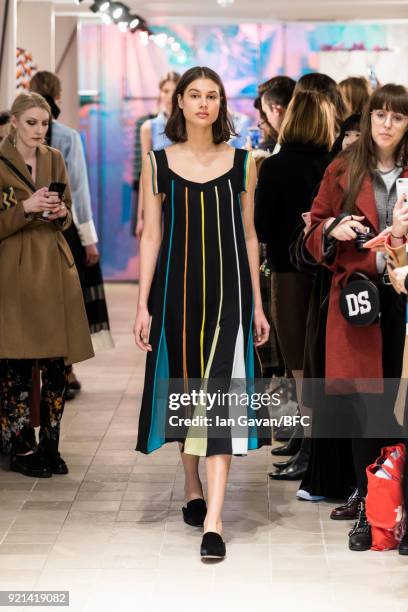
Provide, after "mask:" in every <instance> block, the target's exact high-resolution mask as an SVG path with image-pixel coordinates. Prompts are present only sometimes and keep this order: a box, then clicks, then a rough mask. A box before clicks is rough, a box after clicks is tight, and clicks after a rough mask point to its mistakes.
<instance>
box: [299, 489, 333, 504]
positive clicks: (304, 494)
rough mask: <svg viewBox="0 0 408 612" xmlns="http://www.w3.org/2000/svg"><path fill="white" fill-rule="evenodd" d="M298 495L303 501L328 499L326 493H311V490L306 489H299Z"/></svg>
mask: <svg viewBox="0 0 408 612" xmlns="http://www.w3.org/2000/svg"><path fill="white" fill-rule="evenodd" d="M296 497H297V498H298V499H302V500H303V501H311V502H318V501H323V500H324V499H326V498H325V497H324V495H311V494H310V493H309V491H305V490H304V489H298V491H297V492H296Z"/></svg>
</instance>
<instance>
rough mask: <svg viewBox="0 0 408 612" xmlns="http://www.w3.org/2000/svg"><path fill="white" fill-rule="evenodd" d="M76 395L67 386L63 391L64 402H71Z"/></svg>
mask: <svg viewBox="0 0 408 612" xmlns="http://www.w3.org/2000/svg"><path fill="white" fill-rule="evenodd" d="M76 394H77V391H74V390H73V389H72V388H71V387H70V386H69V385H68V387H67V388H66V391H65V401H66V402H70V401H71V400H73V399H75V397H76Z"/></svg>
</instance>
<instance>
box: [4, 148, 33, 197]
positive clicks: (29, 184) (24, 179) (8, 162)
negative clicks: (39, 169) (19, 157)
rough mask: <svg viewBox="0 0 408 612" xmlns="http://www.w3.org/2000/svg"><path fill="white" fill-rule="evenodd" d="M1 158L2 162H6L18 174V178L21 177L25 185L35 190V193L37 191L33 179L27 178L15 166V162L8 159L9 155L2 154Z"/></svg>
mask: <svg viewBox="0 0 408 612" xmlns="http://www.w3.org/2000/svg"><path fill="white" fill-rule="evenodd" d="M0 159H1V161H2V162H4V163H5V164H6V166H8V168H9V169H10V170H11V171H12V172H13V173H14V174H15V175H16V176H17V178H19V179H20V181H22V182H23V183H24V184H25V185H27V187H28V188H29V189H30V190H31V191H32V192H33V193H35V192H36V191H37V187H36V186H35V185H34V183H32V182H31V181H29V180H28V178H26V177H25V176H24V174H23V173H22V172H20V170H19V169H18V168H16V167H15V165H14V164H12V163H11V161H10V160H9V159H7V157H4V156H3V155H0Z"/></svg>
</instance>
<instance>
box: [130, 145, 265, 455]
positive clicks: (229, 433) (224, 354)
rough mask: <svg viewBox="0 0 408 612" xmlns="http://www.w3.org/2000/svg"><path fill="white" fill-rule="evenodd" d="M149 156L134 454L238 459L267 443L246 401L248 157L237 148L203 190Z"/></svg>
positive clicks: (252, 359) (249, 394)
mask: <svg viewBox="0 0 408 612" xmlns="http://www.w3.org/2000/svg"><path fill="white" fill-rule="evenodd" d="M149 156H150V161H151V165H152V171H153V172H152V174H153V185H152V188H153V191H154V193H155V194H163V201H162V207H163V239H162V244H161V249H160V253H159V257H158V263H157V268H156V272H155V277H154V280H153V284H152V290H151V293H150V296H149V312H150V314H151V315H152V323H151V329H150V337H149V342H150V344H151V345H152V351H151V352H149V353H148V354H147V361H146V373H145V383H144V390H143V399H142V406H141V412H140V419H139V432H138V440H137V446H136V450H138V451H141V452H143V453H150V452H152V451H154V450H156V449H157V448H160V447H161V446H162V445H163V444H165V443H167V442H171V441H179V442H181V443H183V450H184V452H186V453H189V454H193V455H198V456H210V455H215V454H230V455H231V454H233V455H244V454H246V453H247V451H248V450H251V449H256V448H259V447H260V446H262V445H263V444H270V427H268V423H267V422H266V420H264V419H268V417H269V415H268V411H267V408H265V407H260V406H259V402H258V403H257V402H255V401H254V399H256V393H255V387H254V378H255V375H256V373H257V372H258V364H257V357H256V355H255V351H254V346H253V335H252V325H253V296H252V284H251V276H250V268H249V262H248V256H247V249H246V242H245V235H244V228H243V223H242V216H241V201H240V194H241V193H242V192H243V191H246V189H247V183H248V173H249V153H248V152H247V151H244V150H242V149H236V150H235V152H234V163H233V167H232V168H231V169H230V170H229V171H228V172H226V173H225V174H223V175H221V176H219V177H218V178H216V179H213V180H211V181H207V182H205V183H197V182H193V181H188V180H186V179H184V178H182V177H181V176H179V175H177V174H176V173H175V172H173V171H172V170H171V169H170V168H169V166H168V163H167V155H166V151H165V150H161V151H151V152H150V153H149ZM194 392H195V394H196V395H195V396H194ZM183 393H184V394H188V395H184V396H183V397H184V399H182V394H183ZM208 398H210V399H208ZM211 398H212V399H211ZM188 419H191V420H190V421H188Z"/></svg>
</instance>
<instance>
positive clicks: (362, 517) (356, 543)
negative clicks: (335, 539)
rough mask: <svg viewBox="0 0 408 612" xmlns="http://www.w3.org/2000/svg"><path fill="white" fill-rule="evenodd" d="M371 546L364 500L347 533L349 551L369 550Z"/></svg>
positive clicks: (369, 526)
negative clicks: (355, 519)
mask: <svg viewBox="0 0 408 612" xmlns="http://www.w3.org/2000/svg"><path fill="white" fill-rule="evenodd" d="M371 544H372V538H371V525H370V523H369V522H368V521H367V516H366V511H365V500H364V499H361V500H360V503H359V507H358V518H357V521H356V523H355V525H354V527H353V529H352V530H351V531H350V533H349V549H350V550H353V551H356V552H359V551H364V550H370V548H371Z"/></svg>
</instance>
